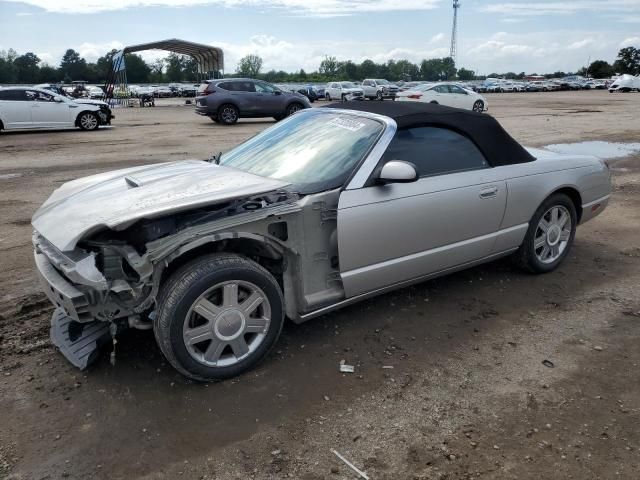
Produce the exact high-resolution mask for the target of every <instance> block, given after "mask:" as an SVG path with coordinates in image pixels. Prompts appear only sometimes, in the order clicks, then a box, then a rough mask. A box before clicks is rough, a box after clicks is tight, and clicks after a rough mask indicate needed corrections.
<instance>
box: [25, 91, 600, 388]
mask: <svg viewBox="0 0 640 480" xmlns="http://www.w3.org/2000/svg"><path fill="white" fill-rule="evenodd" d="M610 190H611V187H610V179H609V171H608V168H607V166H606V165H605V164H604V163H602V162H601V161H600V160H598V159H596V158H594V157H588V156H563V155H558V154H554V153H550V152H546V151H542V150H533V149H525V148H523V147H522V146H520V145H519V144H518V143H517V142H515V141H514V140H513V139H512V138H511V137H510V136H509V135H508V134H507V133H506V132H505V131H504V130H503V129H502V128H501V127H500V125H499V124H498V123H497V122H496V120H495V119H493V118H492V117H490V116H488V115H482V114H478V113H474V112H468V111H463V110H458V109H452V108H447V107H442V106H439V105H431V104H412V103H398V102H380V103H374V102H370V103H364V102H350V103H346V104H344V103H343V104H340V105H337V108H315V109H309V110H305V111H302V112H299V113H296V114H295V115H293V116H291V117H290V118H288V119H286V120H283V121H282V122H279V123H278V124H276V125H274V126H273V127H271V128H269V129H267V130H265V131H263V132H262V133H260V134H259V135H257V136H255V137H253V138H252V139H250V140H248V141H247V142H245V143H243V144H241V145H239V146H238V147H236V148H234V149H233V150H231V151H229V152H227V153H224V154H222V155H218V156H217V157H214V159H213V160H212V161H211V162H206V161H183V162H175V163H164V164H158V165H150V166H144V167H136V168H129V169H125V170H119V171H116V172H110V173H103V174H99V175H94V176H91V177H87V178H82V179H79V180H75V181H72V182H69V183H66V184H64V185H63V186H62V187H60V188H59V189H58V190H56V191H55V192H54V193H53V195H51V197H50V198H49V199H48V200H47V201H46V202H45V204H44V205H43V206H42V207H41V208H40V209H39V210H38V211H37V212H36V213H35V215H34V217H33V227H34V236H33V243H34V247H35V261H36V264H37V267H38V272H39V275H40V277H41V280H42V285H43V288H44V290H45V292H46V293H47V295H48V296H49V298H50V299H51V301H52V302H53V303H54V304H55V306H56V310H55V313H54V315H53V318H52V327H51V332H52V339H53V342H54V343H55V344H56V345H57V346H58V347H59V348H60V350H61V351H62V353H63V354H64V355H65V356H66V357H67V358H68V359H69V360H70V361H71V362H73V363H74V364H75V365H77V366H79V367H81V368H82V367H85V366H86V365H87V364H88V363H89V362H90V361H91V360H93V359H94V358H95V357H96V352H97V349H98V347H99V346H100V345H101V344H102V343H103V342H104V341H106V342H109V341H111V339H112V337H113V336H115V335H117V334H118V333H119V332H121V331H122V330H123V329H125V328H139V329H150V330H153V332H154V334H155V337H156V339H157V342H158V345H159V346H160V348H161V350H162V352H163V353H164V355H165V356H166V358H167V360H168V361H169V362H170V363H171V364H172V365H173V366H174V367H175V368H176V369H177V370H179V371H180V372H181V373H183V374H184V375H186V376H187V377H190V378H192V379H196V380H213V379H223V378H228V377H231V376H234V375H238V374H239V373H241V372H243V371H246V370H247V369H249V368H251V367H252V366H254V365H255V364H256V363H257V362H258V361H259V360H261V359H262V358H263V357H264V356H265V355H266V354H267V352H268V351H269V349H270V348H271V347H272V346H273V345H274V343H275V342H276V340H277V338H278V335H279V334H280V331H281V329H282V325H283V321H284V318H285V317H288V318H290V319H291V320H292V321H294V322H302V321H305V320H308V319H310V318H313V317H316V316H318V315H322V314H324V313H327V312H329V311H331V310H333V309H336V308H339V307H342V306H345V305H349V304H351V303H353V302H356V301H358V300H362V299H364V298H367V297H370V296H372V295H377V294H380V293H382V292H385V291H388V290H391V289H394V288H398V287H401V286H404V285H408V284H410V283H415V282H419V281H422V280H424V279H427V278H431V277H435V276H438V275H444V274H446V273H449V272H453V271H456V270H460V269H464V268H467V267H469V266H472V265H476V264H479V263H482V262H487V261H490V260H492V259H495V258H498V257H502V256H505V255H509V254H513V255H514V257H515V258H516V259H517V261H518V262H519V263H520V264H521V265H522V266H523V267H525V268H527V269H528V270H530V271H533V272H536V273H544V272H549V271H551V270H553V269H555V268H556V267H557V266H558V265H559V264H560V263H561V262H562V261H563V260H564V259H565V258H566V257H567V254H568V253H569V249H570V248H571V245H572V243H573V239H574V235H575V232H576V227H577V225H579V224H580V223H584V222H586V221H588V220H590V219H591V218H593V217H594V216H596V215H598V214H599V213H600V212H602V211H603V209H604V208H605V207H606V205H607V202H608V199H609V195H610Z"/></svg>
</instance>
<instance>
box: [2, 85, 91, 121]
mask: <svg viewBox="0 0 640 480" xmlns="http://www.w3.org/2000/svg"><path fill="white" fill-rule="evenodd" d="M101 123H102V122H101V120H100V106H99V105H90V104H82V103H77V102H74V101H73V100H72V99H69V98H67V97H63V96H62V95H56V94H54V93H52V92H50V91H47V90H43V89H40V88H33V87H8V88H0V130H13V129H26V128H67V127H79V128H81V129H82V130H95V129H97V128H98V127H99V126H100V124H101Z"/></svg>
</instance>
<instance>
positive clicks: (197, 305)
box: [182, 280, 271, 367]
mask: <svg viewBox="0 0 640 480" xmlns="http://www.w3.org/2000/svg"><path fill="white" fill-rule="evenodd" d="M270 324H271V305H270V304H269V299H268V298H267V296H266V294H265V293H264V292H263V291H262V290H261V289H260V288H259V287H257V286H256V285H254V284H253V283H251V282H246V281H240V280H232V281H227V282H222V283H219V284H217V285H215V286H213V287H211V288H209V289H208V290H207V291H205V292H204V293H203V294H202V295H200V297H198V298H197V299H196V301H195V302H194V303H193V305H191V308H190V309H189V311H188V312H187V316H186V318H185V320H184V324H183V327H182V338H183V341H184V344H185V347H186V348H187V351H188V352H189V355H191V357H192V358H193V359H194V360H196V361H197V362H199V363H201V364H203V365H206V366H208V367H228V366H230V365H235V364H236V363H238V362H240V361H241V360H244V359H245V358H247V357H248V356H249V355H250V354H251V353H252V352H254V351H255V350H256V349H257V348H258V347H259V346H260V344H261V343H262V342H263V341H264V339H265V337H266V334H267V331H268V330H269V325H270Z"/></svg>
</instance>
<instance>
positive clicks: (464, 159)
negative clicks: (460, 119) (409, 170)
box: [381, 127, 489, 177]
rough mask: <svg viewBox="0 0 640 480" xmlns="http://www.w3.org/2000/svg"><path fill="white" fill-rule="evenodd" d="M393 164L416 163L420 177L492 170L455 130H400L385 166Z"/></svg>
mask: <svg viewBox="0 0 640 480" xmlns="http://www.w3.org/2000/svg"><path fill="white" fill-rule="evenodd" d="M390 160H404V161H405V162H411V163H413V164H414V165H415V166H416V168H417V169H418V175H419V176H420V177H429V176H433V175H443V174H447V173H453V172H461V171H465V170H477V169H481V168H488V167H489V163H488V162H487V160H486V159H485V158H484V155H483V154H482V152H481V151H480V150H478V147H476V146H475V144H474V143H473V142H472V141H471V140H469V139H468V138H467V137H465V136H464V135H461V134H459V133H457V132H454V131H453V130H449V129H446V128H438V127H415V128H407V129H401V130H398V131H397V132H396V135H395V137H393V140H391V143H390V144H389V146H388V147H387V151H386V152H385V153H384V155H383V156H382V162H381V163H382V164H384V163H386V162H388V161H390Z"/></svg>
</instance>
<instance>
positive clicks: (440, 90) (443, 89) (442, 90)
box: [434, 85, 449, 93]
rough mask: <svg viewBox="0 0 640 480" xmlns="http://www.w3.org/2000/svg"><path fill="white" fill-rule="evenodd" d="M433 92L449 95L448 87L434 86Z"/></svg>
mask: <svg viewBox="0 0 640 480" xmlns="http://www.w3.org/2000/svg"><path fill="white" fill-rule="evenodd" d="M434 90H435V91H436V92H438V93H449V85H436V86H435V87H434Z"/></svg>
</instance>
